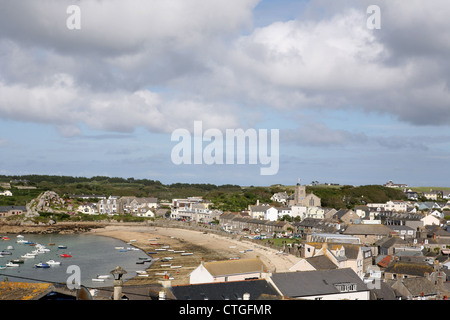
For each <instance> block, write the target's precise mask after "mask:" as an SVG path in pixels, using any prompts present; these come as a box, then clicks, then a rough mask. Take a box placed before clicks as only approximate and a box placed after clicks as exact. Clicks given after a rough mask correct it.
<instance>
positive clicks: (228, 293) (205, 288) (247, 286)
mask: <svg viewBox="0 0 450 320" xmlns="http://www.w3.org/2000/svg"><path fill="white" fill-rule="evenodd" d="M170 290H171V291H172V294H173V296H174V297H175V299H177V300H205V299H208V300H241V299H242V296H243V294H244V293H249V294H250V300H257V299H258V298H260V297H261V296H262V295H269V296H279V294H278V293H277V291H276V290H275V288H273V286H272V285H271V284H269V283H268V282H267V281H266V280H246V281H230V282H219V283H204V284H192V285H185V286H173V287H172V288H171V289H170Z"/></svg>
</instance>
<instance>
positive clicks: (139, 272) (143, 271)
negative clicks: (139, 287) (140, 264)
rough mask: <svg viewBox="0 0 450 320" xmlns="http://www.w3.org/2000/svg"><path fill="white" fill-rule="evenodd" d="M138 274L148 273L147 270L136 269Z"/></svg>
mask: <svg viewBox="0 0 450 320" xmlns="http://www.w3.org/2000/svg"><path fill="white" fill-rule="evenodd" d="M136 273H137V274H147V271H145V270H136Z"/></svg>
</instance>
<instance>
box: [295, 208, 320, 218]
mask: <svg viewBox="0 0 450 320" xmlns="http://www.w3.org/2000/svg"><path fill="white" fill-rule="evenodd" d="M291 210H292V213H291V214H292V217H293V218H295V217H300V218H301V219H302V220H303V219H305V218H314V219H324V217H325V210H324V209H323V208H321V207H306V206H292V207H291Z"/></svg>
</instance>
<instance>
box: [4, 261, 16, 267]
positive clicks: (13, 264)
mask: <svg viewBox="0 0 450 320" xmlns="http://www.w3.org/2000/svg"><path fill="white" fill-rule="evenodd" d="M6 266H7V267H10V268H12V267H18V266H19V264H17V263H12V262H8V263H7V264H6Z"/></svg>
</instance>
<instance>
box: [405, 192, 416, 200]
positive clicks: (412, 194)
mask: <svg viewBox="0 0 450 320" xmlns="http://www.w3.org/2000/svg"><path fill="white" fill-rule="evenodd" d="M405 194H406V197H407V198H408V200H414V201H417V200H418V199H419V194H418V193H417V192H416V191H412V190H411V189H408V190H407V191H406V192H405Z"/></svg>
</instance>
